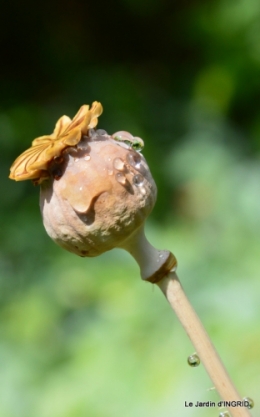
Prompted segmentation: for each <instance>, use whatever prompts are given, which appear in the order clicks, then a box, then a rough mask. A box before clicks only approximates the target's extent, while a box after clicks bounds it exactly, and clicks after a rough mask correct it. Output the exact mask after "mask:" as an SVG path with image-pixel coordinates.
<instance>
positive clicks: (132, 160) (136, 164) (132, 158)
mask: <svg viewBox="0 0 260 417" xmlns="http://www.w3.org/2000/svg"><path fill="white" fill-rule="evenodd" d="M126 160H127V162H128V163H129V165H131V166H132V167H133V168H135V169H139V168H140V167H141V162H142V157H141V155H140V154H139V153H137V152H128V154H127V155H126Z"/></svg>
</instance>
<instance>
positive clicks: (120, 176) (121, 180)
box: [116, 172, 126, 185]
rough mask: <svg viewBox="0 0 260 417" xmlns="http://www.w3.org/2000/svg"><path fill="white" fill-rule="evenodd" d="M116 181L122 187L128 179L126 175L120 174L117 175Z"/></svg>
mask: <svg viewBox="0 0 260 417" xmlns="http://www.w3.org/2000/svg"><path fill="white" fill-rule="evenodd" d="M116 180H117V182H119V183H120V184H122V185H125V184H126V177H125V176H124V174H121V172H118V173H117V174H116Z"/></svg>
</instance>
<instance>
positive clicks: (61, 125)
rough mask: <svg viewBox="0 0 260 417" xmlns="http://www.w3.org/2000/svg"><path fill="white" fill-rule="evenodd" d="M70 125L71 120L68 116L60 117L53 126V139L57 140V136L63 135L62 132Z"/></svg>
mask: <svg viewBox="0 0 260 417" xmlns="http://www.w3.org/2000/svg"><path fill="white" fill-rule="evenodd" d="M70 123H71V118H70V117H68V116H62V117H60V119H59V120H58V121H57V123H56V125H55V129H54V131H53V133H52V135H53V137H56V138H58V137H59V136H61V135H62V134H63V132H64V131H65V130H66V129H67V128H68V126H69V125H70Z"/></svg>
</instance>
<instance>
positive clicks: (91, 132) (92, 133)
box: [88, 129, 96, 139]
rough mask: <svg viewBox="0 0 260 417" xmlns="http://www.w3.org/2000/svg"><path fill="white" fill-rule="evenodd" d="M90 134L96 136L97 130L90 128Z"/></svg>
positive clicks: (91, 136)
mask: <svg viewBox="0 0 260 417" xmlns="http://www.w3.org/2000/svg"><path fill="white" fill-rule="evenodd" d="M88 136H89V137H90V138H91V139H92V138H93V136H96V131H95V129H89V130H88Z"/></svg>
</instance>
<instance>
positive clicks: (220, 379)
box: [157, 272, 251, 417]
mask: <svg viewBox="0 0 260 417" xmlns="http://www.w3.org/2000/svg"><path fill="white" fill-rule="evenodd" d="M157 285H158V287H159V288H160V289H161V290H162V292H163V293H164V295H165V297H166V298H167V300H168V301H169V303H170V305H171V307H172V308H173V310H174V311H175V313H176V315H177V317H178V319H179V320H180V322H181V324H182V326H183V327H184V329H185V331H186V333H187V334H188V336H189V338H190V340H191V342H192V344H193V346H194V347H195V350H196V352H197V354H198V356H199V358H200V360H201V362H202V363H203V365H204V367H205V369H206V371H207V372H208V374H209V376H210V378H211V380H212V382H213V384H214V386H215V388H216V390H217V391H218V393H219V395H220V397H221V399H222V400H223V401H242V399H241V397H240V395H239V394H238V392H237V390H236V388H235V387H234V385H233V383H232V381H231V379H230V377H229V375H228V373H227V371H226V369H225V367H224V365H223V364H222V362H221V359H220V357H219V356H218V353H217V352H216V350H215V348H214V346H213V345H212V343H211V341H210V338H209V336H208V334H207V332H206V330H205V329H204V327H203V325H202V323H201V321H200V319H199V317H198V316H197V314H196V312H195V311H194V309H193V307H192V306H191V304H190V302H189V300H188V299H187V297H186V295H185V293H184V290H183V288H182V286H181V283H180V281H179V279H178V277H177V275H176V273H175V272H170V273H169V274H168V275H166V276H165V277H164V278H163V279H162V280H160V281H159V282H157ZM228 410H229V413H230V415H231V417H250V416H251V414H250V413H249V411H248V409H247V408H245V407H228Z"/></svg>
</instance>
